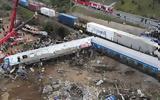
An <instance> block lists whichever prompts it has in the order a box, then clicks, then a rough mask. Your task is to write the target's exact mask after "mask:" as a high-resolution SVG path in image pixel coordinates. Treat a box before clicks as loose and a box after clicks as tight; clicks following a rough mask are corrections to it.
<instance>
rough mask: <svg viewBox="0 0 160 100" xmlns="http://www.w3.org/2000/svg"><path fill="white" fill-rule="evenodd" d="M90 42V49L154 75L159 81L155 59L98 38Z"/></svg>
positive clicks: (158, 63)
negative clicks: (92, 48)
mask: <svg viewBox="0 0 160 100" xmlns="http://www.w3.org/2000/svg"><path fill="white" fill-rule="evenodd" d="M91 42H92V47H94V48H95V49H97V50H99V51H101V52H103V53H106V54H108V55H109V56H111V57H114V58H117V59H118V60H120V61H122V62H125V63H127V64H129V65H131V66H134V67H135V68H137V69H140V70H142V71H145V72H147V73H149V74H152V75H156V77H158V78H159V79H160V61H159V60H158V59H157V58H156V57H153V56H150V55H147V54H144V53H141V52H138V51H135V50H132V49H129V48H126V47H124V46H121V45H119V44H116V43H113V42H110V41H107V40H104V39H101V38H98V37H96V38H93V39H92V41H91Z"/></svg>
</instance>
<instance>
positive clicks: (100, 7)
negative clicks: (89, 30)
mask: <svg viewBox="0 0 160 100" xmlns="http://www.w3.org/2000/svg"><path fill="white" fill-rule="evenodd" d="M74 2H75V3H77V4H80V5H84V6H88V7H92V8H94V9H97V10H102V11H104V12H105V13H112V12H113V7H110V6H107V5H104V4H102V3H97V2H93V1H90V0H74Z"/></svg>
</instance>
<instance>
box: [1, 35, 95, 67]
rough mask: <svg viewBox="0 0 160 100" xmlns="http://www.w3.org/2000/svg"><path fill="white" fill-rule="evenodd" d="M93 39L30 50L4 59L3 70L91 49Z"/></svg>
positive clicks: (88, 38)
mask: <svg viewBox="0 0 160 100" xmlns="http://www.w3.org/2000/svg"><path fill="white" fill-rule="evenodd" d="M92 38H93V37H87V38H83V39H78V40H73V41H70V42H66V43H61V44H56V45H52V46H48V47H44V48H39V49H35V50H30V51H26V52H22V53H18V54H15V55H10V56H8V57H5V58H4V66H3V68H4V69H8V68H9V67H11V68H12V66H15V65H18V64H32V63H36V62H39V61H43V60H48V59H51V58H55V57H59V56H63V55H67V54H72V53H75V52H76V51H77V50H80V49H83V48H87V47H90V46H91V39H92ZM5 67H6V68H5Z"/></svg>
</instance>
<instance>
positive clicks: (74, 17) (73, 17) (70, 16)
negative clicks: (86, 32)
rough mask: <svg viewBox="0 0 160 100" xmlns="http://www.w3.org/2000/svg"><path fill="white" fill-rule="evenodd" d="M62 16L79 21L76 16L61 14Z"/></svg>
mask: <svg viewBox="0 0 160 100" xmlns="http://www.w3.org/2000/svg"><path fill="white" fill-rule="evenodd" d="M60 15H63V16H67V17H69V18H72V19H77V18H78V17H76V16H72V15H68V14H65V13H60Z"/></svg>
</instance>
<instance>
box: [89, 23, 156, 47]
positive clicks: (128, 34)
mask: <svg viewBox="0 0 160 100" xmlns="http://www.w3.org/2000/svg"><path fill="white" fill-rule="evenodd" d="M87 24H91V25H94V26H99V27H101V28H104V29H107V30H109V31H112V32H115V33H118V34H119V35H125V36H128V37H131V38H134V39H140V40H142V41H144V42H145V43H148V44H150V45H154V46H156V47H159V46H158V44H157V43H154V42H152V41H148V40H146V39H144V38H142V37H139V36H136V35H133V34H131V33H127V32H124V31H121V30H117V29H114V28H111V27H107V26H104V25H100V24H97V23H95V22H89V23H87Z"/></svg>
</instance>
